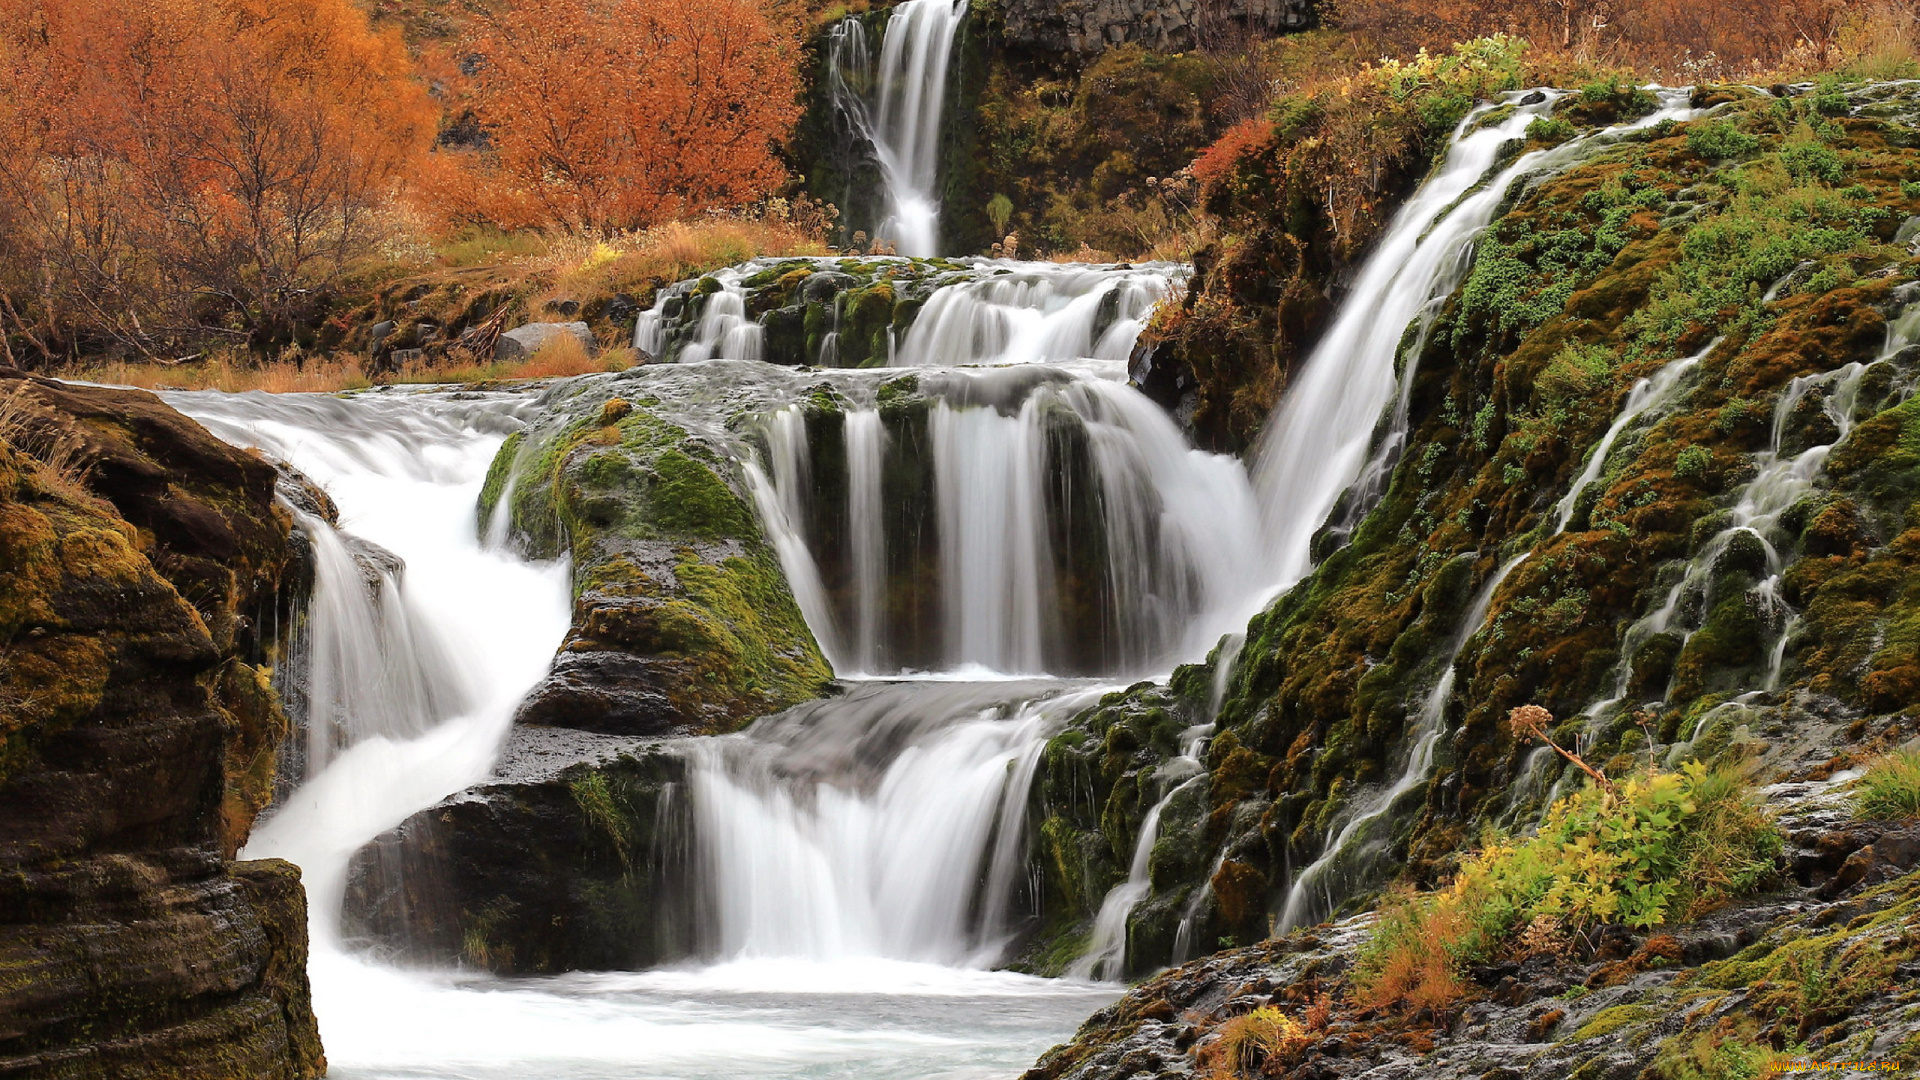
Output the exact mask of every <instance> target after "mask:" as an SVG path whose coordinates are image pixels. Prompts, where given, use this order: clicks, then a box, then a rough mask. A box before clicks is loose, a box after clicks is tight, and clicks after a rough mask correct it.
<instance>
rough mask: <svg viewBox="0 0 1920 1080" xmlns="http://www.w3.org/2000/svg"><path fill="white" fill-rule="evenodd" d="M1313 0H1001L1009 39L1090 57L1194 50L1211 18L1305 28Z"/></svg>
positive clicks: (1265, 27)
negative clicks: (1132, 47)
mask: <svg viewBox="0 0 1920 1080" xmlns="http://www.w3.org/2000/svg"><path fill="white" fill-rule="evenodd" d="M1313 12H1314V4H1313V3H1312V0H1001V4H1000V17H1001V19H1002V20H1003V21H1004V23H1005V26H1006V36H1007V40H1008V41H1010V42H1012V43H1013V44H1015V45H1019V46H1022V47H1025V48H1032V49H1038V50H1041V51H1044V52H1050V53H1066V54H1070V55H1078V56H1088V55H1092V54H1095V53H1099V52H1102V51H1104V50H1106V49H1110V48H1112V47H1114V46H1115V45H1124V44H1127V43H1129V42H1134V43H1138V44H1140V45H1144V46H1146V47H1147V48H1149V49H1153V50H1155V51H1157V52H1182V51H1184V50H1187V49H1191V48H1193V47H1194V45H1195V44H1196V43H1197V42H1196V40H1195V36H1196V35H1195V28H1196V24H1204V23H1205V22H1206V20H1208V19H1209V18H1213V19H1218V20H1220V21H1222V22H1231V23H1238V24H1240V25H1242V26H1244V27H1246V28H1247V29H1248V30H1251V31H1253V32H1255V33H1260V34H1279V33H1284V32H1286V31H1289V30H1304V29H1306V28H1307V27H1308V26H1309V25H1310V24H1311V23H1312V20H1313Z"/></svg>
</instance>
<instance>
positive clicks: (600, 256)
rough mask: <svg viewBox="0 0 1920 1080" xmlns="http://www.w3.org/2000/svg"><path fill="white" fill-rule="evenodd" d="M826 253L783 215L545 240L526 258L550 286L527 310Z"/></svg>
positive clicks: (807, 229) (808, 231)
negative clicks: (766, 260)
mask: <svg viewBox="0 0 1920 1080" xmlns="http://www.w3.org/2000/svg"><path fill="white" fill-rule="evenodd" d="M826 254H829V251H828V248H827V246H826V244H825V242H824V241H823V240H822V239H821V232H820V230H819V229H818V227H817V226H814V225H810V224H806V223H802V222H799V221H796V220H794V219H793V216H792V215H791V214H790V213H789V212H786V211H779V212H770V213H762V214H761V215H760V216H758V217H746V216H735V215H713V216H710V217H705V218H698V219H695V220H693V221H675V222H669V223H668V224H665V225H661V226H657V227H655V228H652V229H647V230H645V231H642V232H634V233H619V234H612V235H586V236H566V237H556V238H552V239H550V240H549V241H548V242H547V250H546V252H545V254H544V255H541V256H537V257H534V258H530V259H529V260H528V262H529V264H530V267H531V268H533V269H536V270H544V271H547V272H548V273H550V274H551V275H552V280H553V282H554V284H553V286H552V288H551V289H550V290H548V292H547V293H546V294H545V295H542V296H536V297H535V298H534V303H533V304H532V305H531V306H532V307H533V308H534V309H535V310H537V309H538V308H539V307H540V306H541V304H543V303H544V302H545V301H546V300H549V299H567V300H573V301H575V302H577V303H580V304H581V305H583V306H584V305H588V304H591V303H593V302H594V301H595V300H598V299H602V298H605V297H610V296H613V295H615V294H616V293H628V294H630V295H634V296H640V295H643V294H646V293H650V292H651V291H652V290H653V289H655V288H657V287H659V286H660V285H663V284H667V283H670V282H675V281H683V280H685V279H687V278H690V277H697V276H699V275H701V274H706V273H711V272H712V271H714V270H718V269H720V268H721V267H723V266H732V265H734V264H735V263H743V262H746V261H747V260H748V259H754V258H760V257H763V256H765V257H772V258H784V257H787V256H799V255H826Z"/></svg>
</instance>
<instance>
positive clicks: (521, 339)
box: [493, 322, 598, 364]
mask: <svg viewBox="0 0 1920 1080" xmlns="http://www.w3.org/2000/svg"><path fill="white" fill-rule="evenodd" d="M561 334H572V335H573V336H574V338H575V339H577V340H578V341H579V342H580V347H581V348H583V349H585V350H587V354H588V355H592V354H593V353H595V352H597V351H598V345H597V344H596V343H595V342H594V340H593V331H591V330H589V329H587V324H586V323H583V322H567V323H548V322H540V323H527V324H526V325H524V326H516V327H514V328H513V329H511V330H509V331H507V332H506V333H504V334H501V335H500V340H499V342H497V343H496V344H495V345H494V347H493V358H494V359H495V360H497V361H499V362H500V363H503V364H516V363H520V362H522V361H525V360H528V359H530V358H532V356H533V354H534V353H536V352H539V351H540V347H541V346H542V345H545V344H546V343H547V342H548V341H551V340H552V339H553V338H555V337H557V336H558V335H561Z"/></svg>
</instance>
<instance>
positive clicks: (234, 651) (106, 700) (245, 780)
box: [0, 372, 325, 1078]
mask: <svg viewBox="0 0 1920 1080" xmlns="http://www.w3.org/2000/svg"><path fill="white" fill-rule="evenodd" d="M0 402H4V404H0V414H3V415H0V423H4V427H5V430H4V433H0V643H4V644H0V869H3V871H4V872H0V1074H5V1075H8V1076H23V1077H41V1076H45V1077H54V1076H58V1077H109V1076H111V1077H130V1076H170V1077H172V1076H178V1077H236V1078H238V1077H287V1078H294V1077H311V1076H318V1075H320V1074H321V1073H322V1072H324V1070H325V1059H324V1057H323V1055H322V1052H321V1047H320V1041H319V1034H318V1030H317V1028H316V1026H315V1023H314V1018H313V1013H312V1009H311V1006H310V1004H309V1002H308V997H307V979H306V902H305V896H304V893H303V891H302V889H301V887H300V881H299V873H298V871H297V870H295V869H294V868H293V867H291V866H290V865H288V864H285V863H281V862H277V861H266V862H258V863H233V862H229V861H228V860H229V859H231V857H232V855H233V853H234V851H235V849H236V848H237V846H238V845H239V844H240V843H241V842H242V841H243V840H244V839H245V836H246V834H247V831H248V830H249V828H250V827H251V824H252V820H253V817H254V815H255V814H256V813H257V812H258V811H259V810H260V808H261V807H262V806H264V805H265V803H266V801H267V799H268V798H269V796H270V793H271V786H272V779H273V773H274V758H275V749H276V744H277V742H278V740H279V739H280V738H281V737H282V736H284V734H285V731H286V717H285V715H284V713H283V712H282V711H281V710H280V707H279V704H278V702H277V700H276V699H275V697H274V695H273V693H272V691H271V689H270V687H269V686H268V684H267V680H266V675H265V670H264V666H263V665H264V663H265V662H266V660H267V659H268V656H269V651H270V647H271V637H272V633H273V630H274V628H275V626H276V624H277V623H276V620H277V618H278V616H279V615H280V614H281V613H283V608H284V605H283V604H282V585H283V583H285V582H287V581H288V580H289V578H290V576H291V573H290V572H291V571H292V570H293V568H294V563H293V557H292V554H291V551H290V548H289V546H288V522H287V520H286V518H285V516H284V515H282V514H280V513H278V512H277V511H276V510H275V508H274V504H273V491H274V482H275V472H274V469H273V468H272V467H271V466H270V465H268V464H267V463H266V462H264V461H261V460H258V459H256V458H254V457H252V456H250V455H247V454H245V453H242V452H240V451H238V450H235V449H233V448H231V447H229V446H227V445H225V444H224V443H221V442H219V441H218V440H216V439H214V438H213V437H212V436H211V435H209V434H208V433H207V432H206V431H204V430H203V429H201V428H200V427H199V426H198V425H196V424H194V423H193V422H192V421H190V420H187V419H186V418H184V417H182V416H180V415H179V414H178V413H175V412H174V411H173V410H171V409H169V408H167V407H166V406H165V405H163V404H161V403H160V402H159V401H158V400H157V399H155V398H154V397H153V396H152V395H149V394H145V393H140V392H134V391H117V390H101V389H84V388H78V387H65V386H63V385H61V384H58V383H54V382H50V381H45V380H37V379H36V380H29V379H26V378H25V377H23V376H21V375H19V374H18V373H13V372H0Z"/></svg>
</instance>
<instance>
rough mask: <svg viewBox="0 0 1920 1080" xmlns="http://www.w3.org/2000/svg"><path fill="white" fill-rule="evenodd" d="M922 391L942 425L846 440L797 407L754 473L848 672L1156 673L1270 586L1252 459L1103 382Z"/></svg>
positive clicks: (802, 591)
mask: <svg viewBox="0 0 1920 1080" xmlns="http://www.w3.org/2000/svg"><path fill="white" fill-rule="evenodd" d="M849 389H850V390H856V391H858V390H861V389H862V387H861V385H860V384H849ZM920 389H921V393H923V394H925V395H926V396H927V397H928V398H930V399H931V401H930V403H929V404H928V405H927V407H926V408H925V411H924V417H925V420H924V427H919V426H915V422H914V421H913V420H911V419H910V418H909V419H900V420H896V421H888V420H886V419H884V418H883V416H882V415H881V412H880V411H879V410H877V409H874V408H871V407H855V408H853V409H851V410H848V411H847V412H846V413H845V414H844V427H843V429H842V431H841V432H840V433H839V435H838V439H839V445H837V446H836V445H832V444H827V445H824V446H815V445H813V443H814V442H815V441H816V440H820V439H827V438H833V437H834V436H832V435H829V434H824V433H817V434H810V433H809V427H808V424H807V423H806V421H805V419H804V413H803V409H802V408H801V407H799V406H795V407H792V408H788V409H785V410H781V411H779V412H777V413H775V414H774V415H773V416H771V417H769V418H768V419H767V420H766V422H765V423H764V425H763V429H762V431H763V435H764V438H765V442H766V451H765V455H764V458H765V463H764V466H763V465H762V464H761V463H760V462H754V463H750V465H749V467H748V475H749V477H750V478H751V482H752V483H753V485H754V488H755V491H756V495H757V498H758V500H759V506H760V508H761V516H762V519H763V521H764V522H765V524H766V526H767V529H768V532H769V534H770V535H771V536H772V538H773V541H774V545H775V548H776V549H777V550H778V551H779V553H780V555H781V559H782V564H783V566H784V567H785V568H786V571H787V575H788V578H789V580H790V581H791V582H792V584H793V588H794V591H795V595H796V596H797V597H798V599H799V601H800V605H801V610H802V612H803V613H805V614H806V616H807V618H808V620H809V623H810V625H812V626H813V627H814V629H815V636H816V638H817V639H818V640H819V641H820V643H821V646H822V648H823V649H824V650H825V651H826V652H827V654H828V659H829V660H830V661H831V662H832V663H833V665H834V670H835V671H837V672H839V673H840V674H842V675H843V676H846V675H877V674H896V673H900V672H903V671H915V670H918V671H926V670H934V671H955V670H962V669H968V668H972V669H985V670H990V671H994V672H1001V673H1008V674H1039V673H1043V672H1051V673H1054V674H1088V675H1093V674H1113V673H1119V672H1132V673H1141V672H1147V671H1151V670H1155V669H1157V668H1158V667H1159V666H1162V665H1170V664H1171V663H1173V662H1175V661H1176V660H1178V659H1179V658H1180V657H1181V656H1189V655H1194V654H1196V653H1198V652H1200V651H1202V650H1204V649H1205V648H1207V646H1208V645H1209V644H1211V643H1212V642H1213V641H1214V640H1216V639H1217V638H1218V637H1219V636H1220V635H1221V634H1222V633H1225V632H1227V631H1229V630H1231V629H1234V624H1232V623H1231V622H1229V621H1227V620H1226V619H1224V618H1222V617H1220V616H1219V615H1218V613H1219V612H1226V611H1231V610H1232V609H1233V607H1234V606H1235V604H1236V602H1237V601H1239V600H1240V598H1241V597H1243V596H1244V594H1245V593H1246V592H1248V591H1249V590H1251V589H1253V588H1255V587H1256V585H1257V582H1258V581H1259V580H1260V576H1261V574H1260V567H1259V559H1258V556H1259V551H1260V542H1259V518H1258V514H1257V512H1256V510H1255V509H1254V505H1253V499H1252V492H1251V489H1250V488H1249V486H1248V484H1247V481H1246V477H1245V473H1244V471H1243V470H1242V469H1241V468H1240V466H1239V465H1238V464H1237V463H1236V462H1235V461H1233V459H1231V458H1227V457H1222V456H1218V455H1213V454H1207V453H1203V452H1199V451H1196V450H1194V449H1192V448H1191V447H1190V446H1188V445H1187V443H1186V441H1185V439H1184V438H1183V437H1182V436H1181V434H1180V432H1179V429H1178V428H1176V427H1175V426H1174V425H1173V423H1172V421H1171V420H1169V419H1168V418H1167V416H1166V415H1165V413H1163V412H1162V411H1160V410H1159V409H1158V408H1157V407H1156V406H1154V405H1153V404H1152V403H1151V402H1149V401H1147V400H1146V399H1145V398H1143V397H1141V396H1140V395H1139V394H1138V393H1136V392H1134V391H1132V390H1130V389H1128V388H1127V387H1125V386H1123V385H1120V384H1118V383H1114V382H1110V381H1107V380H1105V379H1102V378H1098V377H1094V376H1091V375H1087V374H1083V373H1076V372H1062V371H1057V370H1053V369H1048V368H1044V367H1038V366H1034V365H1029V366H1027V367H1025V368H1012V369H994V370H982V371H946V372H937V373H934V372H930V373H928V374H927V375H925V376H922V379H921V384H920ZM867 390H868V392H870V385H869V386H868V388H867ZM889 423H896V424H898V425H900V426H899V430H898V431H895V430H892V429H890V428H889V427H888V424H889ZM817 456H818V457H820V458H821V460H822V461H824V462H829V463H830V465H829V466H823V468H824V467H830V468H832V469H833V470H835V471H834V472H832V473H831V474H816V473H815V471H814V467H813V464H812V463H813V461H814V460H815V458H816V457H817ZM843 480H844V483H842V481H843ZM822 491H829V492H841V491H844V499H843V500H842V501H838V502H825V501H823V500H822V498H821V495H820V492H822ZM849 549H850V550H849ZM927 552H931V555H930V557H927V558H920V557H919V556H920V555H921V554H923V553H927ZM928 577H931V579H932V580H925V579H926V578H928Z"/></svg>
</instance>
